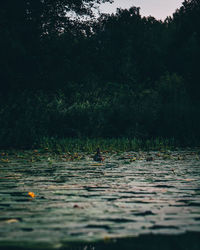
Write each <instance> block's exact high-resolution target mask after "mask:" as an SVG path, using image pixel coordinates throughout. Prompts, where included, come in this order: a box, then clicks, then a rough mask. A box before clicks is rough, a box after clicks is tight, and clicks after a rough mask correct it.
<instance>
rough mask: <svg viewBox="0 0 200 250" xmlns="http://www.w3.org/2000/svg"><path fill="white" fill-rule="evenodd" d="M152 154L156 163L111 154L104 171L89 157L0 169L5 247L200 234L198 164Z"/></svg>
mask: <svg viewBox="0 0 200 250" xmlns="http://www.w3.org/2000/svg"><path fill="white" fill-rule="evenodd" d="M151 155H153V157H154V160H153V161H146V160H145V157H146V155H144V154H141V155H140V154H139V153H134V152H129V153H124V154H122V155H117V154H112V155H111V154H107V155H106V159H105V161H104V162H103V163H101V164H99V163H95V162H94V161H93V160H92V158H91V157H90V156H86V158H85V159H82V160H76V161H64V160H62V158H55V159H53V161H52V162H51V161H50V160H49V159H48V160H47V159H44V160H40V161H36V162H29V163H28V162H27V161H25V160H22V159H17V158H15V157H13V158H12V159H10V160H9V162H8V163H0V242H4V241H9V242H18V241H23V242H24V241H29V242H30V241H31V242H48V243H52V244H56V243H59V242H61V241H63V240H65V241H78V240H81V241H82V240H83V241H94V240H100V239H108V238H110V237H127V236H131V237H132V236H136V235H140V234H147V233H154V234H157V233H159V234H180V233H184V232H186V231H187V232H188V231H192V232H194V231H196V232H200V161H199V158H198V157H197V155H196V154H195V153H191V152H178V153H177V152H171V153H170V157H161V156H160V155H159V154H157V153H156V152H151ZM157 155H158V156H157ZM30 191H31V192H34V193H35V195H36V197H35V198H31V197H29V196H28V192H30Z"/></svg>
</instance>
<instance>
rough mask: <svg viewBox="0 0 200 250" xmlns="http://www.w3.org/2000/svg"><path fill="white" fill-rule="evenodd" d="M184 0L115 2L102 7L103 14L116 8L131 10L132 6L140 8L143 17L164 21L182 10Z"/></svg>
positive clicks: (115, 0) (127, 0)
mask: <svg viewBox="0 0 200 250" xmlns="http://www.w3.org/2000/svg"><path fill="white" fill-rule="evenodd" d="M183 1H184V0H114V3H112V4H109V3H105V4H102V5H101V8H100V11H101V12H103V13H113V12H115V10H116V8H122V9H125V8H126V9H129V8H130V7H131V6H136V7H140V13H141V15H142V16H150V15H151V16H153V17H155V18H157V19H162V20H164V19H165V18H166V17H167V16H171V15H172V14H173V13H174V12H175V10H176V9H177V8H180V6H181V5H182V2H183Z"/></svg>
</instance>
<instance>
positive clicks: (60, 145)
mask: <svg viewBox="0 0 200 250" xmlns="http://www.w3.org/2000/svg"><path fill="white" fill-rule="evenodd" d="M177 146H178V143H177V142H176V141H175V139H173V138H172V139H163V138H156V139H150V140H141V139H137V138H133V139H129V138H112V139H110V138H108V139H105V138H63V139H58V138H53V137H51V138H49V137H44V138H42V140H41V141H40V143H39V148H42V149H48V150H50V151H52V152H56V153H62V152H88V153H91V152H94V151H95V150H96V148H97V147H100V149H101V150H102V151H108V152H112V151H115V152H124V151H139V150H145V151H149V150H167V149H170V150H174V149H175V148H176V147H177Z"/></svg>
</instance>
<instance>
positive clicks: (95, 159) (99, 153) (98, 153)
mask: <svg viewBox="0 0 200 250" xmlns="http://www.w3.org/2000/svg"><path fill="white" fill-rule="evenodd" d="M93 160H94V161H104V158H103V157H102V155H101V152H100V148H97V152H96V154H95V155H94V157H93Z"/></svg>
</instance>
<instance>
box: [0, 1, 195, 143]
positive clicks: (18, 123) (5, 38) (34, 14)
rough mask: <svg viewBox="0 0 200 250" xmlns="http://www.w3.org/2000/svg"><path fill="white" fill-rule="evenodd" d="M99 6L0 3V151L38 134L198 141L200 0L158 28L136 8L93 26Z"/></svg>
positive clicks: (90, 3)
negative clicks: (94, 16) (87, 17)
mask: <svg viewBox="0 0 200 250" xmlns="http://www.w3.org/2000/svg"><path fill="white" fill-rule="evenodd" d="M100 2H106V1H100V0H96V1H92V0H87V1H82V0H80V1H71V0H70V1H68V0H56V1H55V0H54V1H51V0H44V1H42V0H32V1H31V0H24V1H20V2H19V1H16V2H15V1H11V0H7V1H2V2H1V3H0V82H1V93H0V125H1V130H0V146H2V147H4V146H7V147H8V146H26V147H28V146H31V145H33V144H37V143H38V142H39V141H40V140H41V138H43V137H55V138H62V137H107V138H108V137H129V138H133V137H137V138H142V139H149V138H155V137H163V138H172V137H173V138H176V139H177V140H179V141H180V142H181V143H182V144H185V145H189V144H192V143H198V142H199V139H200V130H199V127H200V101H199V100H200V79H199V58H200V30H199V26H200V1H199V0H185V1H184V2H183V5H182V7H181V8H180V9H179V10H177V11H176V12H175V13H174V15H173V17H172V18H167V19H166V20H165V21H164V22H162V21H158V20H156V19H155V18H153V17H141V15H140V11H139V9H138V8H136V7H132V8H131V9H129V10H121V9H118V11H117V13H116V14H115V15H101V16H100V17H99V18H98V20H96V19H94V18H93V17H92V12H91V6H97V5H98V3H100ZM110 2H111V1H110ZM73 13H76V15H75V14H73ZM72 14H73V15H74V16H75V17H76V18H72V17H71V15H72ZM83 15H88V16H90V19H88V21H84V20H85V19H84V18H83V17H81V16H83ZM78 17H79V18H78ZM80 17H81V18H80Z"/></svg>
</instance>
